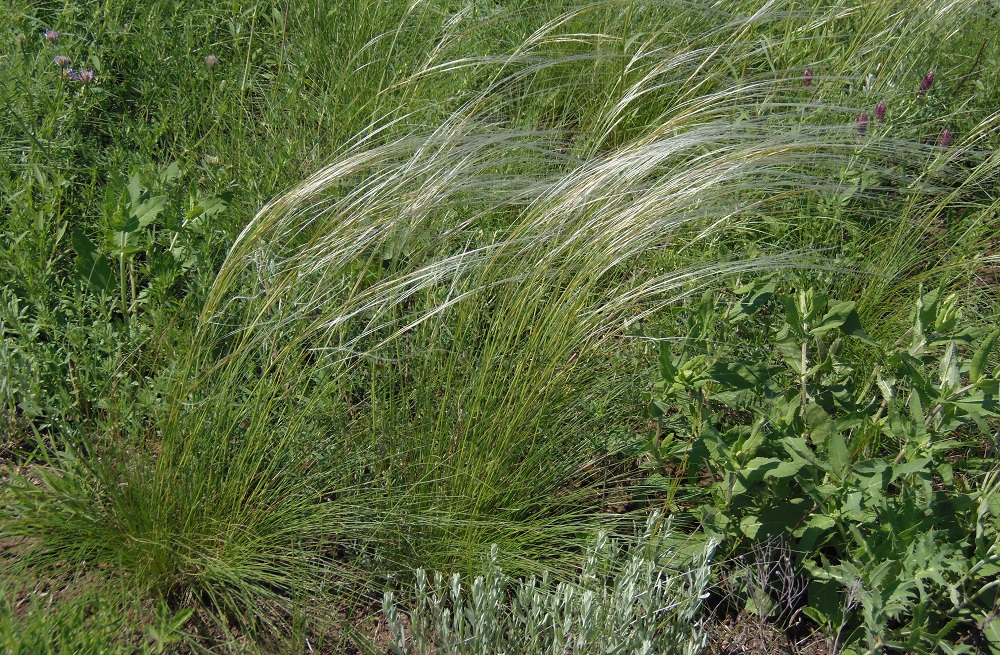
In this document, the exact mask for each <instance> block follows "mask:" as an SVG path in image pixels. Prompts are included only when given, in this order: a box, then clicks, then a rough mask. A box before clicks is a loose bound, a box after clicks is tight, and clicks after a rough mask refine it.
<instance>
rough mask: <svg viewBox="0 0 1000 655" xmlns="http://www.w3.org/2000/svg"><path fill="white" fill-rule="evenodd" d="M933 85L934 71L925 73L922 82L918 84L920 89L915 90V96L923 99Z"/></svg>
mask: <svg viewBox="0 0 1000 655" xmlns="http://www.w3.org/2000/svg"><path fill="white" fill-rule="evenodd" d="M933 84H934V71H927V74H926V75H924V79H923V81H922V82H921V83H920V88H919V89H917V96H918V97H920V98H923V97H924V96H925V95H927V92H928V91H930V90H931V86H932V85H933Z"/></svg>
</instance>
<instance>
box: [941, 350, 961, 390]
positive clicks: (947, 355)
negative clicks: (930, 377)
mask: <svg viewBox="0 0 1000 655" xmlns="http://www.w3.org/2000/svg"><path fill="white" fill-rule="evenodd" d="M938 379H939V380H940V381H941V382H940V385H939V387H938V388H939V389H941V390H942V391H945V390H947V391H948V392H949V393H950V392H951V391H952V390H954V389H957V388H958V383H959V372H958V350H957V349H956V348H955V342H954V341H950V342H948V347H947V348H945V351H944V354H943V355H941V361H940V363H939V364H938Z"/></svg>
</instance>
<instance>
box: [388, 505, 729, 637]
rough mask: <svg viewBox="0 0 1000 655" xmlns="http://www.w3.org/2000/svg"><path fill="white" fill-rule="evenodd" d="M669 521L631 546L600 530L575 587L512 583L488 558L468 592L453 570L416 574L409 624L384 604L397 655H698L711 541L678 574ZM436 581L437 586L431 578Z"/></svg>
mask: <svg viewBox="0 0 1000 655" xmlns="http://www.w3.org/2000/svg"><path fill="white" fill-rule="evenodd" d="M670 537H671V534H670V529H669V524H666V523H665V522H664V520H663V517H662V515H660V514H659V513H654V514H653V515H652V516H650V518H649V519H648V521H647V523H646V530H645V532H644V533H643V534H642V536H641V537H640V539H638V540H636V541H635V542H634V543H633V544H631V547H629V548H627V549H626V548H623V544H621V543H618V542H617V541H615V540H613V539H609V538H608V535H607V533H605V532H600V533H599V534H598V536H597V538H596V539H595V540H594V542H593V544H592V545H591V547H590V548H589V549H588V551H587V555H586V559H585V560H584V561H583V563H582V566H581V568H580V573H579V576H578V578H577V579H576V581H574V582H559V583H555V584H554V583H553V581H552V579H551V578H550V577H549V575H548V574H547V573H546V574H543V575H542V577H541V578H540V579H539V578H536V577H530V578H526V579H521V580H517V581H513V580H511V579H510V578H508V577H507V576H506V575H504V573H503V571H502V570H501V568H500V565H499V564H498V549H497V548H496V546H494V547H493V549H492V550H491V551H490V558H489V561H488V564H487V567H486V571H485V572H484V573H483V574H482V575H480V576H477V577H476V578H475V579H474V581H473V582H472V585H471V586H470V587H469V588H468V589H467V590H463V589H462V581H461V577H460V576H459V575H458V574H457V573H456V574H454V575H452V576H451V579H450V580H448V581H446V580H445V578H444V576H443V575H442V574H441V573H434V574H433V576H429V575H428V574H427V573H426V572H425V571H424V570H423V569H419V570H418V571H417V575H416V578H417V579H416V584H415V593H416V600H415V601H414V604H413V606H412V608H410V610H409V612H408V615H409V621H408V622H405V623H404V621H403V618H402V614H401V613H400V612H399V609H398V607H397V605H396V601H395V595H394V594H393V593H392V592H391V591H388V592H386V593H385V596H384V599H383V606H384V611H385V614H386V617H387V619H388V622H389V631H390V633H391V635H392V641H391V644H390V650H391V651H392V652H393V653H395V654H396V655H409V654H411V653H414V654H416V655H425V654H429V653H438V654H441V655H451V654H455V655H466V654H469V655H471V654H474V653H482V654H483V655H485V654H487V653H510V654H512V655H514V654H523V655H534V654H537V653H579V654H581V655H585V654H589V653H634V654H635V655H640V654H641V655H652V654H653V653H663V654H666V653H684V654H685V655H694V653H697V652H699V651H700V650H701V649H702V648H703V647H704V645H705V642H706V634H705V633H704V632H703V631H702V630H701V628H700V622H699V621H698V620H696V617H697V616H698V613H699V609H700V607H701V601H702V600H703V599H704V598H706V597H707V594H706V589H707V587H708V583H709V578H710V568H709V560H710V558H711V556H712V553H713V551H714V550H715V546H716V542H715V541H714V540H709V541H708V543H707V544H706V545H705V547H704V549H703V550H702V551H701V552H700V553H699V554H697V555H696V556H695V558H694V560H693V562H691V563H690V564H691V567H690V570H687V571H678V570H677V565H678V561H677V555H676V553H675V552H674V551H673V549H671V548H670V547H669V545H668V543H669V540H670ZM429 578H432V581H430V582H429V581H428V580H429Z"/></svg>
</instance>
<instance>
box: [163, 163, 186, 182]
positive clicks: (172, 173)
mask: <svg viewBox="0 0 1000 655" xmlns="http://www.w3.org/2000/svg"><path fill="white" fill-rule="evenodd" d="M180 174H181V167H180V164H178V163H177V162H171V163H170V165H169V166H167V167H166V168H165V169H163V170H162V171H160V175H159V178H160V181H161V182H165V183H170V182H173V181H175V180H176V179H177V178H178V177H180Z"/></svg>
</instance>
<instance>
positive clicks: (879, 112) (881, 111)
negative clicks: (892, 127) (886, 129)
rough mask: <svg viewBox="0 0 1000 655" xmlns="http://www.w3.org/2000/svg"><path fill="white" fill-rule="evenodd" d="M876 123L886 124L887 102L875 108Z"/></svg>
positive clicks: (882, 101) (882, 102)
mask: <svg viewBox="0 0 1000 655" xmlns="http://www.w3.org/2000/svg"><path fill="white" fill-rule="evenodd" d="M875 122H876V123H883V122H885V100H881V101H879V103H878V104H877V105H876V106H875Z"/></svg>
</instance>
